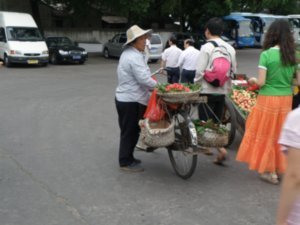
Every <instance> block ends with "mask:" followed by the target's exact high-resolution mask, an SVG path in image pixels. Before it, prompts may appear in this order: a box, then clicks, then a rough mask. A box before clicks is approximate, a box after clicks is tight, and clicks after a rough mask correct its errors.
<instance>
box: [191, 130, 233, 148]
mask: <svg viewBox="0 0 300 225" xmlns="http://www.w3.org/2000/svg"><path fill="white" fill-rule="evenodd" d="M197 136H198V144H199V145H201V146H204V147H215V148H220V147H224V146H226V145H227V144H228V141H229V134H228V132H226V133H224V134H220V133H217V131H215V130H211V129H205V131H204V132H203V133H197Z"/></svg>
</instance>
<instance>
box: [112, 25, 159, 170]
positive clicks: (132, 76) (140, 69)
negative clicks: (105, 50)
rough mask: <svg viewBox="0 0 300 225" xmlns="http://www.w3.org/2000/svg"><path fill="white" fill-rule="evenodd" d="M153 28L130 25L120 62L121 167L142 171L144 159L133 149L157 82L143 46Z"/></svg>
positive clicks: (118, 108) (118, 88) (117, 101)
mask: <svg viewBox="0 0 300 225" xmlns="http://www.w3.org/2000/svg"><path fill="white" fill-rule="evenodd" d="M150 32H151V30H143V29H141V28H140V27H139V26H137V25H134V26H132V27H130V28H129V29H128V30H127V32H126V35H127V42H126V43H125V44H124V51H123V53H122V55H121V57H120V60H119V65H118V70H117V74H118V86H117V89H116V98H115V102H116V108H117V112H118V116H119V127H120V130H121V135H120V146H119V165H120V168H121V170H124V171H129V172H141V171H143V170H144V169H143V168H142V167H141V165H140V164H141V160H139V159H136V158H134V155H133V152H134V148H135V146H136V144H137V141H138V138H139V133H140V128H139V125H138V122H139V120H140V119H142V117H143V114H144V112H145V110H146V106H147V103H148V100H149V97H150V93H149V91H150V90H153V88H154V87H155V86H156V84H157V82H156V81H155V80H154V79H152V78H151V72H150V68H149V67H148V65H147V63H146V62H145V55H144V50H145V46H146V39H147V37H148V36H149V34H150Z"/></svg>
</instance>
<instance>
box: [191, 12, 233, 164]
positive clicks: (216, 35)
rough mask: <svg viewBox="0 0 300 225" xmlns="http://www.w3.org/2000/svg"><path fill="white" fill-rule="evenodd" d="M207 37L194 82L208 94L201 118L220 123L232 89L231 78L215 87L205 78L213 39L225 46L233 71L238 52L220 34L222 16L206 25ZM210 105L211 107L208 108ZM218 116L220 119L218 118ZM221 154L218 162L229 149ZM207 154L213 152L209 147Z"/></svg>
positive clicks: (204, 93) (201, 108) (202, 91)
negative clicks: (226, 96)
mask: <svg viewBox="0 0 300 225" xmlns="http://www.w3.org/2000/svg"><path fill="white" fill-rule="evenodd" d="M204 30H205V37H206V38H207V40H208V42H207V43H206V44H204V45H202V47H201V49H200V55H199V58H198V62H197V69H196V76H195V79H194V82H195V83H197V82H199V83H201V88H202V89H201V95H202V96H207V104H200V105H199V108H198V114H199V119H200V120H204V121H207V120H208V119H212V120H214V121H215V122H216V123H218V119H219V120H221V118H222V115H223V112H224V106H225V95H226V94H228V93H229V92H230V90H231V80H230V79H228V80H227V81H226V82H225V84H224V85H223V86H220V87H215V86H213V85H211V84H210V83H208V82H206V80H205V79H204V73H205V70H207V68H208V67H209V62H210V57H211V55H212V52H213V50H214V48H215V46H214V44H213V43H211V41H213V42H215V43H216V44H217V45H218V46H222V47H225V48H226V50H227V52H228V53H229V55H230V58H231V71H230V72H231V73H232V74H234V73H236V64H237V63H236V56H235V55H236V53H235V49H234V48H233V47H232V46H231V45H229V44H228V43H226V42H225V41H223V40H222V39H221V38H220V36H221V34H222V32H223V22H222V20H221V19H220V18H216V17H215V18H211V19H210V20H209V21H208V22H207V23H206V25H205V29H204ZM208 107H209V108H208ZM211 111H212V112H213V113H212V112H211ZM216 117H218V119H217V118H216ZM218 151H219V154H218V156H217V158H216V160H215V161H214V163H216V164H222V163H223V161H224V160H225V159H226V155H227V151H226V149H225V148H219V149H218ZM205 153H206V154H212V152H211V150H210V149H208V150H207V151H206V152H205Z"/></svg>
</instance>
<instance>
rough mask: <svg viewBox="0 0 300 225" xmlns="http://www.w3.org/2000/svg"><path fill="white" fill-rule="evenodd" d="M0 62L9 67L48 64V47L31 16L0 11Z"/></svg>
mask: <svg viewBox="0 0 300 225" xmlns="http://www.w3.org/2000/svg"><path fill="white" fill-rule="evenodd" d="M0 60H3V61H4V64H5V65H6V66H7V67H9V66H11V65H12V64H13V63H21V64H37V65H44V66H46V65H47V64H48V61H49V53H48V48H47V45H46V43H45V41H44V39H43V37H42V35H41V33H40V31H39V29H38V27H37V25H36V23H35V21H34V19H33V18H32V16H31V15H30V14H27V13H16V12H1V11H0Z"/></svg>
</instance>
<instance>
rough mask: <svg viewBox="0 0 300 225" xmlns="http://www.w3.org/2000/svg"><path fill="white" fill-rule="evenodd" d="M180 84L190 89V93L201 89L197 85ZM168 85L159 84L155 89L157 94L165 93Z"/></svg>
mask: <svg viewBox="0 0 300 225" xmlns="http://www.w3.org/2000/svg"><path fill="white" fill-rule="evenodd" d="M180 84H182V85H183V86H185V87H187V88H189V89H190V91H191V92H193V91H199V89H200V88H201V85H200V84H198V83H195V84H189V83H180ZM168 85H170V84H169V83H159V84H157V86H156V88H157V90H158V91H159V92H161V93H166V92H167V91H166V87H167V86H168Z"/></svg>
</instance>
